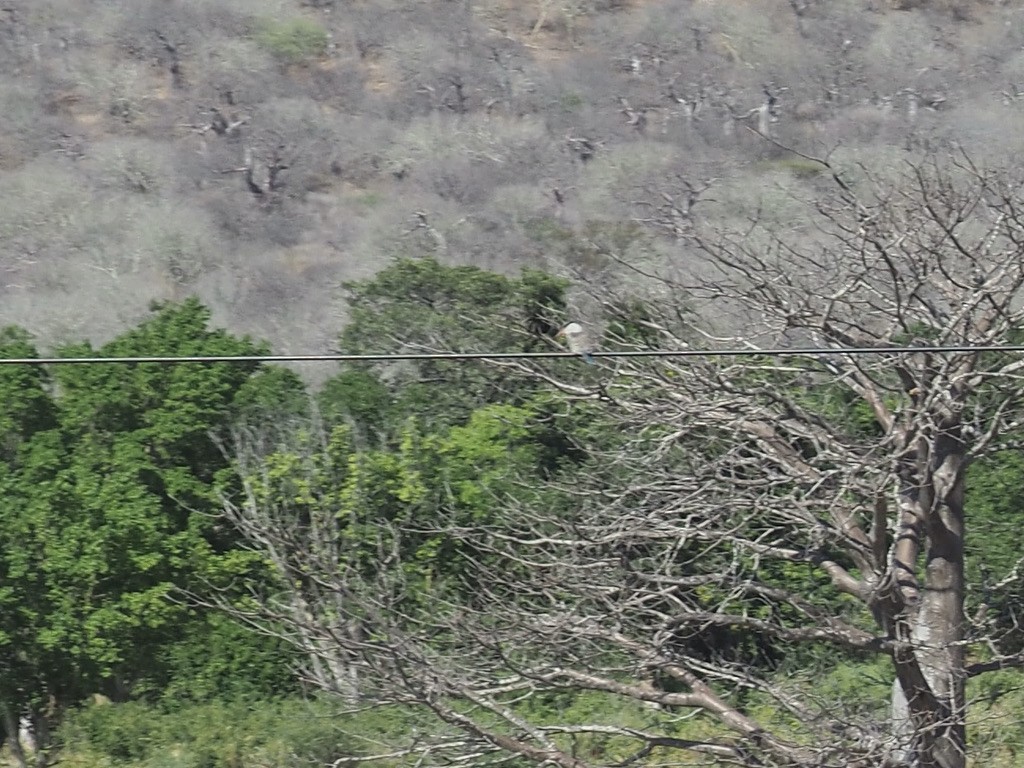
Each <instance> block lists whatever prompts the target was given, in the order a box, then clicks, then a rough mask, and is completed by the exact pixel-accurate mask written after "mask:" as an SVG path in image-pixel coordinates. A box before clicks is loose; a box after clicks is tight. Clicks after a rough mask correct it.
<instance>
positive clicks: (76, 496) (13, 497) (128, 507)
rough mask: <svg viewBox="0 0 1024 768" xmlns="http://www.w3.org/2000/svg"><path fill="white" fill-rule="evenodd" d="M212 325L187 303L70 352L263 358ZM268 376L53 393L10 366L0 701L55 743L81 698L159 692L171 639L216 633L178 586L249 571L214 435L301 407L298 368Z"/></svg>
mask: <svg viewBox="0 0 1024 768" xmlns="http://www.w3.org/2000/svg"><path fill="white" fill-rule="evenodd" d="M208 324H209V312H208V310H206V309H205V308H204V307H203V306H202V305H200V304H199V303H198V302H197V301H195V300H189V301H186V302H184V303H183V304H181V305H177V306H165V307H162V308H159V309H158V311H157V312H156V313H155V314H154V315H153V317H151V318H150V319H149V320H147V321H145V322H144V323H142V324H141V325H140V326H139V327H137V328H135V329H133V330H131V331H128V332H127V333H125V334H124V335H122V336H121V337H119V338H117V339H115V340H114V341H112V342H110V343H109V344H107V345H105V346H103V347H101V348H100V349H98V350H93V349H92V348H91V347H90V346H89V345H74V346H70V347H67V348H65V349H63V350H62V353H63V354H66V355H76V356H77V355H98V356H101V357H103V356H132V355H140V356H151V355H218V354H221V355H253V354H258V353H261V352H263V351H264V348H263V347H261V346H259V345H257V344H254V343H253V342H251V341H249V340H247V339H237V338H235V337H233V336H231V335H230V334H228V333H226V332H224V331H220V330H212V329H210V328H209V327H208ZM4 339H5V342H6V343H5V346H4V347H3V353H4V354H5V355H11V354H18V355H19V356H31V354H32V352H31V350H30V349H28V348H27V347H26V344H27V341H26V339H25V338H24V337H23V335H20V334H17V333H14V332H6V335H5V336H4ZM257 371H258V366H257V364H255V363H253V364H242V365H237V364H234V365H232V364H180V365H159V364H135V365H124V364H96V365H87V366H86V365H67V366H60V367H57V368H56V369H55V371H54V373H53V380H54V387H55V390H56V391H57V392H59V394H60V396H59V397H58V398H57V399H56V400H55V401H53V400H51V399H50V398H49V396H48V395H47V394H46V382H47V380H46V373H45V371H43V370H42V369H39V368H34V369H27V368H20V367H10V368H3V369H0V388H2V389H3V392H4V393H5V394H6V395H7V396H6V397H5V398H4V400H3V405H0V409H2V410H0V424H2V427H3V430H4V433H3V435H4V436H3V439H4V446H5V451H6V453H5V456H6V459H7V460H6V461H5V462H3V463H0V495H2V497H3V498H4V501H5V503H4V505H3V507H2V508H0V568H2V578H0V583H2V585H3V586H2V588H0V604H2V606H3V607H4V608H5V610H4V612H3V617H2V619H0V664H2V666H3V669H4V674H3V680H2V683H0V697H2V703H3V705H4V706H5V708H6V710H7V711H8V712H9V713H11V714H12V715H17V714H20V713H22V712H29V713H30V714H31V716H32V718H33V720H34V721H35V724H36V728H37V736H38V737H39V738H41V740H42V741H43V742H44V743H45V741H46V734H47V731H48V729H49V727H50V725H51V723H52V722H53V720H54V719H55V718H56V717H59V715H60V713H61V711H62V710H63V709H64V708H66V707H67V706H68V705H69V704H72V703H74V702H76V701H78V700H79V699H81V698H82V697H83V696H85V695H87V694H89V693H91V692H93V691H104V692H106V693H107V694H109V695H111V696H115V697H124V696H125V695H127V694H128V693H130V692H132V691H133V690H134V691H137V692H141V691H148V692H152V691H153V690H154V688H159V687H161V686H162V685H164V684H166V682H167V678H168V676H169V675H170V674H171V671H170V670H171V666H170V664H169V661H168V660H169V659H170V658H171V657H172V656H173V654H172V653H169V652H168V650H167V649H168V647H169V646H171V645H173V644H175V643H176V642H179V641H181V642H186V643H187V642H193V643H194V641H190V640H189V635H194V634H195V632H196V631H197V626H196V625H197V624H199V625H205V626H206V627H207V629H209V630H211V631H217V627H218V625H217V624H213V623H207V622H209V621H210V619H209V618H208V617H206V616H204V615H202V614H197V613H195V612H194V611H193V610H192V609H190V608H187V607H186V606H184V605H183V604H181V602H180V601H174V600H171V599H169V595H170V593H171V592H172V590H175V589H192V590H198V589H202V588H204V586H205V584H206V583H207V582H208V581H209V580H211V579H214V580H218V579H219V580H221V581H224V580H228V579H230V578H231V574H232V573H233V572H236V571H238V570H242V571H246V572H248V570H250V569H251V567H252V565H251V559H250V560H247V559H246V558H245V557H239V555H238V553H236V552H235V551H234V544H235V539H234V536H233V535H231V534H229V533H228V532H226V531H224V530H220V529H218V528H217V526H216V525H215V522H214V516H213V515H212V514H211V513H212V511H213V510H214V509H215V505H216V503H217V502H216V496H215V494H214V492H213V487H212V485H213V480H214V478H215V476H216V474H217V472H218V471H219V470H221V469H223V468H224V467H225V466H226V465H227V460H226V459H225V457H224V455H223V453H222V452H221V451H220V449H219V448H218V446H217V445H216V443H215V441H214V440H213V439H212V437H211V435H212V433H214V432H216V431H220V430H223V429H224V427H225V426H226V425H227V423H228V422H229V421H230V420H232V419H234V418H237V417H238V416H239V414H241V413H252V412H253V409H254V408H257V407H258V408H262V409H264V410H265V411H266V410H267V409H272V410H273V409H277V410H280V409H282V408H283V409H287V408H288V407H292V406H294V403H295V402H296V389H297V386H296V382H295V380H294V377H291V378H290V377H289V376H287V375H283V374H273V373H267V374H263V375H260V374H258V373H257ZM275 402H276V403H277V405H272V404H273V403H275ZM236 637H237V634H236ZM216 646H217V644H216V643H214V644H212V646H211V647H216ZM222 646H223V644H222ZM243 655H244V654H243ZM251 655H252V656H253V658H256V657H258V656H259V653H258V652H257V651H256V650H255V649H254V650H253V652H252V654H251ZM278 662H279V663H283V662H282V660H281V657H278ZM179 669H180V665H179ZM268 676H269V677H274V676H275V675H274V673H273V672H270V673H268ZM277 679H280V675H277Z"/></svg>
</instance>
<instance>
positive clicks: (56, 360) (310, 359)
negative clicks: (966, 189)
mask: <svg viewBox="0 0 1024 768" xmlns="http://www.w3.org/2000/svg"><path fill="white" fill-rule="evenodd" d="M921 352H929V353H935V354H943V353H973V352H1024V344H1005V345H980V344H957V345H936V346H905V347H808V348H802V347H788V348H776V349H751V348H742V349H642V350H629V351H621V352H594V353H593V356H594V357H603V358H609V359H614V358H629V357H836V356H844V355H901V354H913V353H921ZM566 357H568V358H574V357H579V354H578V353H576V352H396V353H389V354H383V353H382V354H374V355H345V354H333V353H328V354H319V355H182V356H172V355H152V356H127V357H100V356H93V357H6V358H0V365H100V364H108V365H134V364H144V363H151V364H157V365H176V364H179V363H326V362H341V363H374V362H390V361H399V360H538V359H545V358H566Z"/></svg>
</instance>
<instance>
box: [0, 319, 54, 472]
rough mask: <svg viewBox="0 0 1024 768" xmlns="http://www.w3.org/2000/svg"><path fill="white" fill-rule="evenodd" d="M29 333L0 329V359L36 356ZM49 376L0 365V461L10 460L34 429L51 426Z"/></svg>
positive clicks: (38, 370) (31, 369)
mask: <svg viewBox="0 0 1024 768" xmlns="http://www.w3.org/2000/svg"><path fill="white" fill-rule="evenodd" d="M29 338H30V337H29V335H28V334H27V333H26V332H25V331H23V330H21V329H20V328H13V327H12V328H3V329H0V358H15V357H18V358H35V357H38V354H37V353H36V350H35V348H34V347H33V346H32V344H31V343H30V341H29ZM54 420H55V408H54V405H53V402H52V401H51V399H50V395H49V377H48V376H47V373H46V371H45V369H43V368H42V367H40V366H38V365H35V366H29V365H25V366H21V365H4V366H2V367H0V461H11V460H12V459H13V458H14V456H15V453H16V451H17V448H18V446H19V445H21V443H22V442H23V441H24V440H26V439H27V438H29V437H31V436H32V435H33V434H35V433H36V432H39V431H41V430H45V429H49V428H51V427H52V426H53V425H54Z"/></svg>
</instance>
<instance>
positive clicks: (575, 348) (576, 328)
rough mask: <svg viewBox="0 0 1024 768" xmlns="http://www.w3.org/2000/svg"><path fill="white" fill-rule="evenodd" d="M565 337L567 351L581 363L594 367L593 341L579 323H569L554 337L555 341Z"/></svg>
mask: <svg viewBox="0 0 1024 768" xmlns="http://www.w3.org/2000/svg"><path fill="white" fill-rule="evenodd" d="M563 336H564V337H565V340H566V341H567V342H568V344H569V351H570V352H575V353H576V354H578V355H580V356H581V357H582V358H583V362H585V363H587V364H588V365H594V355H593V352H594V349H595V344H594V340H593V339H592V338H591V336H590V334H589V333H587V331H586V329H585V328H584V327H583V326H582V325H580V324H579V323H569V324H568V325H567V326H565V328H563V329H562V330H560V331H559V332H558V334H557V335H556V336H555V338H556V339H560V338H562V337H563Z"/></svg>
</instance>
